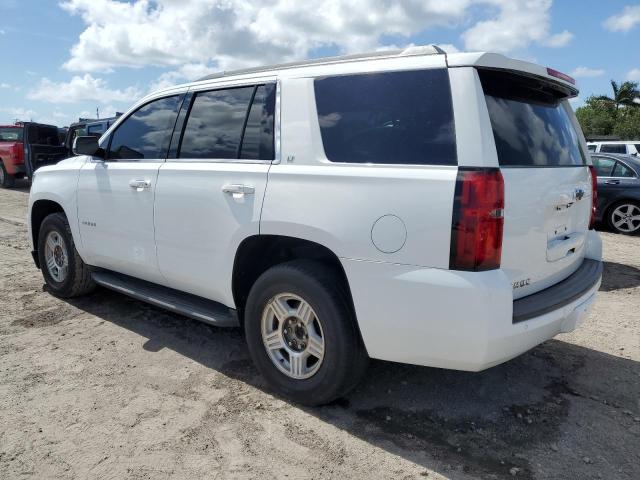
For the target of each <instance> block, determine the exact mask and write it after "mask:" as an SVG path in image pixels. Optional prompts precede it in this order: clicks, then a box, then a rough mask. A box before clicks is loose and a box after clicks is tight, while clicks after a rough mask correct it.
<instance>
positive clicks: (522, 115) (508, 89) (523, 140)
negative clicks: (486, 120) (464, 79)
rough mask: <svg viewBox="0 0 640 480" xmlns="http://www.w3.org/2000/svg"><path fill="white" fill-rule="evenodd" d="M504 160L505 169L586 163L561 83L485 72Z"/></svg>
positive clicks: (483, 80)
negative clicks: (559, 84)
mask: <svg viewBox="0 0 640 480" xmlns="http://www.w3.org/2000/svg"><path fill="white" fill-rule="evenodd" d="M478 72H479V75H480V81H481V83H482V88H483V90H484V93H485V98H486V102H487V108H488V110H489V117H490V119H491V127H492V129H493V136H494V138H495V144H496V150H497V153H498V162H499V163H500V166H503V167H571V166H583V165H586V163H587V162H586V156H585V154H584V152H583V151H582V149H581V147H580V140H579V137H578V134H577V132H576V130H575V128H574V127H573V124H572V122H571V117H570V115H571V112H569V111H568V110H567V109H568V108H569V107H568V106H567V105H566V102H563V100H564V99H565V98H566V95H567V92H565V91H563V90H562V88H560V87H559V86H558V85H556V84H552V83H551V82H545V81H543V80H540V79H537V78H532V77H527V76H524V75H518V74H515V73H508V72H504V71H498V70H479V71H478Z"/></svg>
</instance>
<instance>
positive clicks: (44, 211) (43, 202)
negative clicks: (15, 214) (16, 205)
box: [29, 199, 69, 268]
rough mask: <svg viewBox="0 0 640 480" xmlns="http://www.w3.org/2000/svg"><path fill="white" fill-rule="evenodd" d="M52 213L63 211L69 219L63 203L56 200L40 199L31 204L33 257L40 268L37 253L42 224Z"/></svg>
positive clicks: (30, 224)
mask: <svg viewBox="0 0 640 480" xmlns="http://www.w3.org/2000/svg"><path fill="white" fill-rule="evenodd" d="M52 213H62V214H64V215H65V216H66V217H67V219H69V216H68V215H67V213H66V212H65V211H64V208H63V207H62V205H60V204H59V203H58V202H56V201H54V200H48V199H39V200H36V201H35V202H33V205H32V206H31V211H30V223H29V226H30V227H31V240H32V242H33V243H32V244H33V259H34V261H35V262H36V266H37V267H38V268H40V265H39V262H38V255H37V252H38V236H39V235H40V226H41V225H42V221H43V220H44V219H45V218H46V217H47V216H48V215H51V214H52Z"/></svg>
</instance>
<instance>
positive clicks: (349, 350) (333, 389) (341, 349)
mask: <svg viewBox="0 0 640 480" xmlns="http://www.w3.org/2000/svg"><path fill="white" fill-rule="evenodd" d="M345 287H346V286H345V285H343V282H341V281H340V279H339V277H338V276H337V275H336V274H334V273H333V272H332V271H331V270H328V269H327V268H326V267H324V266H323V265H321V264H319V263H316V262H308V261H293V262H288V263H284V264H281V265H277V266H275V267H273V268H271V269H269V270H267V271H266V272H265V273H263V274H262V275H261V276H260V278H259V279H258V280H257V281H256V283H255V284H254V286H253V287H252V289H251V292H250V294H249V298H248V300H247V305H246V310H245V333H246V337H247V344H248V346H249V352H250V354H251V357H252V358H253V361H254V363H255V364H256V366H257V368H258V370H259V371H260V372H261V373H262V374H263V375H264V377H265V378H266V379H267V381H268V382H269V383H270V385H271V386H273V387H274V388H275V389H276V390H277V391H278V392H280V393H281V394H283V395H284V396H286V397H288V398H291V399H292V400H294V401H296V402H298V403H301V404H305V405H321V404H324V403H328V402H330V401H332V400H334V399H336V398H338V397H340V396H342V395H344V394H345V393H347V392H348V391H349V390H350V389H352V388H353V387H355V386H356V385H357V383H358V381H359V380H360V378H361V376H362V374H363V373H364V371H365V369H366V366H367V361H368V357H367V354H366V351H365V348H364V345H363V344H362V341H361V339H360V335H359V332H358V328H357V325H356V323H355V319H354V318H353V314H352V312H351V309H350V307H349V304H348V301H347V298H348V297H347V296H346V294H345Z"/></svg>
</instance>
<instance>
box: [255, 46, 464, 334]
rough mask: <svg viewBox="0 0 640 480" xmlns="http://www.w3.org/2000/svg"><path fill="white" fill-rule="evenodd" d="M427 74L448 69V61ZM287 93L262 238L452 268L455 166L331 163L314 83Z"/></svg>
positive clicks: (295, 84) (290, 82)
mask: <svg viewBox="0 0 640 480" xmlns="http://www.w3.org/2000/svg"><path fill="white" fill-rule="evenodd" d="M348 68H354V67H353V66H351V67H348ZM405 68H413V69H415V68H420V67H419V66H412V65H410V66H409V67H405ZM422 68H444V59H443V58H442V57H441V56H438V57H433V58H427V59H424V65H422ZM342 73H351V72H349V71H345V72H342ZM282 87H283V88H282V97H281V104H282V109H281V112H282V113H281V115H282V133H281V135H282V136H281V148H282V154H281V155H282V161H281V162H280V163H279V164H274V165H273V166H272V167H271V169H270V171H269V181H268V187H267V193H266V195H265V201H264V207H263V211H262V220H261V228H260V232H261V233H263V234H273V235H286V236H291V237H297V238H302V239H306V240H310V241H313V242H316V243H320V244H322V245H324V246H325V247H327V248H329V249H330V250H331V251H333V252H334V253H335V254H336V255H337V256H338V257H341V258H351V259H358V260H364V261H373V262H390V263H401V264H413V265H423V266H431V267H437V268H448V263H449V240H450V231H451V210H452V199H453V191H454V186H455V178H456V172H457V167H455V166H428V165H424V166H423V165H410V166H398V165H370V164H353V163H333V162H329V161H328V160H327V158H326V156H325V153H324V148H323V145H322V140H321V135H320V127H319V123H318V116H317V113H316V106H315V94H314V85H313V78H286V79H284V80H282ZM363 321H366V319H364V320H363Z"/></svg>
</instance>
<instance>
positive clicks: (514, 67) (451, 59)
mask: <svg viewBox="0 0 640 480" xmlns="http://www.w3.org/2000/svg"><path fill="white" fill-rule="evenodd" d="M447 65H448V66H449V67H479V68H491V69H496V70H507V71H510V72H514V73H519V74H524V75H529V76H534V77H538V78H542V79H544V80H546V81H548V82H552V83H555V84H558V85H560V86H561V87H563V90H566V91H567V93H568V95H567V97H568V98H571V97H575V96H576V95H578V93H579V90H578V88H577V86H576V81H575V80H574V79H573V78H571V77H570V76H569V75H567V74H565V73H562V72H559V71H557V70H554V69H553V68H549V67H543V66H542V65H537V64H535V63H530V62H524V61H522V60H515V59H513V58H508V57H505V56H504V55H500V54H497V53H450V54H447Z"/></svg>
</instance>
